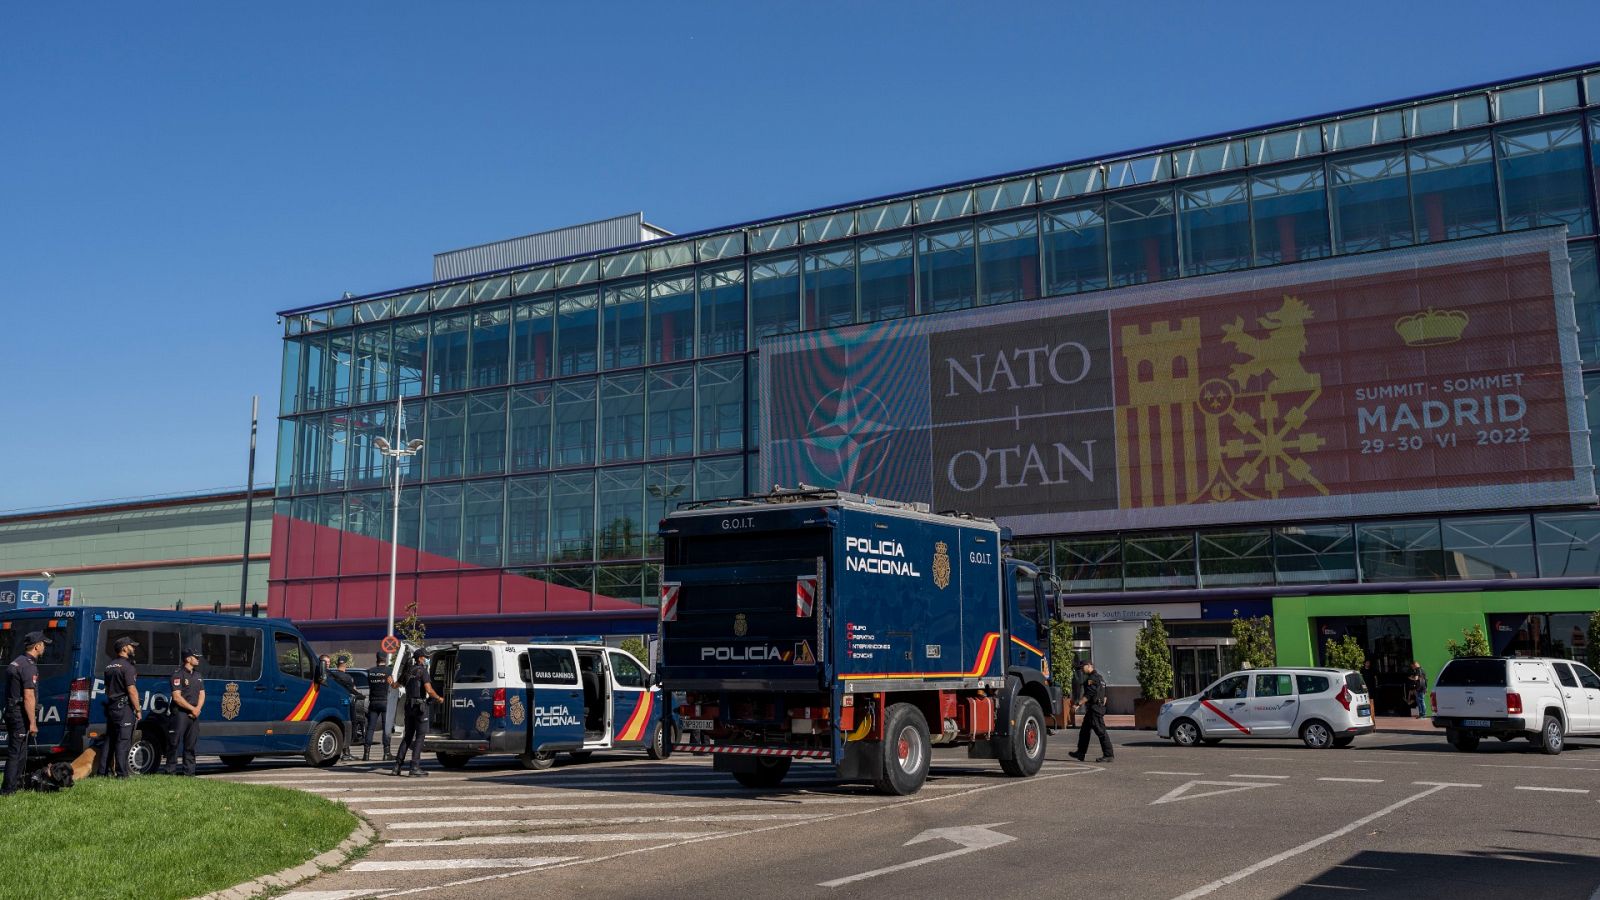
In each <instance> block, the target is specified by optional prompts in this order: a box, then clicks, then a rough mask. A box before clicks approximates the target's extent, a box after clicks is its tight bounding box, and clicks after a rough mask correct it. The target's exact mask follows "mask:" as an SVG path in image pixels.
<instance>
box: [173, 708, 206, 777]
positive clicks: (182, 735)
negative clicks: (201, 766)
mask: <svg viewBox="0 0 1600 900" xmlns="http://www.w3.org/2000/svg"><path fill="white" fill-rule="evenodd" d="M199 743H200V720H199V719H195V718H191V717H190V716H189V714H188V713H185V712H176V713H173V715H172V728H171V730H170V732H169V736H168V740H167V774H168V775H176V774H178V755H179V754H180V753H182V754H183V774H185V775H193V774H194V748H195V746H196V745H198V744H199Z"/></svg>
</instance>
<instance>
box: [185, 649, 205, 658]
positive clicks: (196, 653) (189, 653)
mask: <svg viewBox="0 0 1600 900" xmlns="http://www.w3.org/2000/svg"><path fill="white" fill-rule="evenodd" d="M191 656H192V657H194V658H195V659H205V658H206V655H205V654H204V653H201V652H200V651H199V650H185V651H183V658H184V659H188V658H189V657H191Z"/></svg>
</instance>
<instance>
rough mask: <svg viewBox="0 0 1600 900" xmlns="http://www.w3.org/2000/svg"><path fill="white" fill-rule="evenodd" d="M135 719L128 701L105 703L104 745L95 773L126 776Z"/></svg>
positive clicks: (136, 719)
mask: <svg viewBox="0 0 1600 900" xmlns="http://www.w3.org/2000/svg"><path fill="white" fill-rule="evenodd" d="M137 721H138V717H137V716H135V715H134V714H133V707H132V706H131V705H130V704H129V703H128V701H126V700H123V701H122V702H121V703H115V704H113V703H107V704H106V745H105V750H104V752H102V753H101V754H100V761H99V762H97V763H96V764H95V768H94V773H95V774H96V775H115V776H117V777H118V778H127V777H128V751H129V750H131V749H132V748H133V726H134V723H135V722H137Z"/></svg>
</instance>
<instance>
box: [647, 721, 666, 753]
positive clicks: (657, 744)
mask: <svg viewBox="0 0 1600 900" xmlns="http://www.w3.org/2000/svg"><path fill="white" fill-rule="evenodd" d="M671 743H672V742H671V741H670V740H668V738H667V730H666V729H665V728H662V727H661V723H659V722H658V723H656V730H655V731H653V732H651V733H650V747H649V749H647V750H645V755H646V756H649V757H650V758H651V759H666V758H667V757H668V756H669V755H671V753H672V747H670V746H669V744H671Z"/></svg>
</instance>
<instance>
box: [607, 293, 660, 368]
mask: <svg viewBox="0 0 1600 900" xmlns="http://www.w3.org/2000/svg"><path fill="white" fill-rule="evenodd" d="M604 296H605V327H604V329H603V330H602V331H601V335H602V336H603V338H604V340H603V341H602V342H601V344H602V347H601V350H602V354H603V357H604V358H603V359H602V360H601V363H602V365H603V366H604V367H605V368H607V369H625V368H629V367H632V366H638V365H643V364H644V343H645V314H646V309H645V306H646V303H645V301H646V299H647V298H648V297H649V288H648V287H646V285H645V283H644V282H642V281H639V282H634V283H632V284H618V285H610V284H608V285H606V286H605V289H604Z"/></svg>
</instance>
